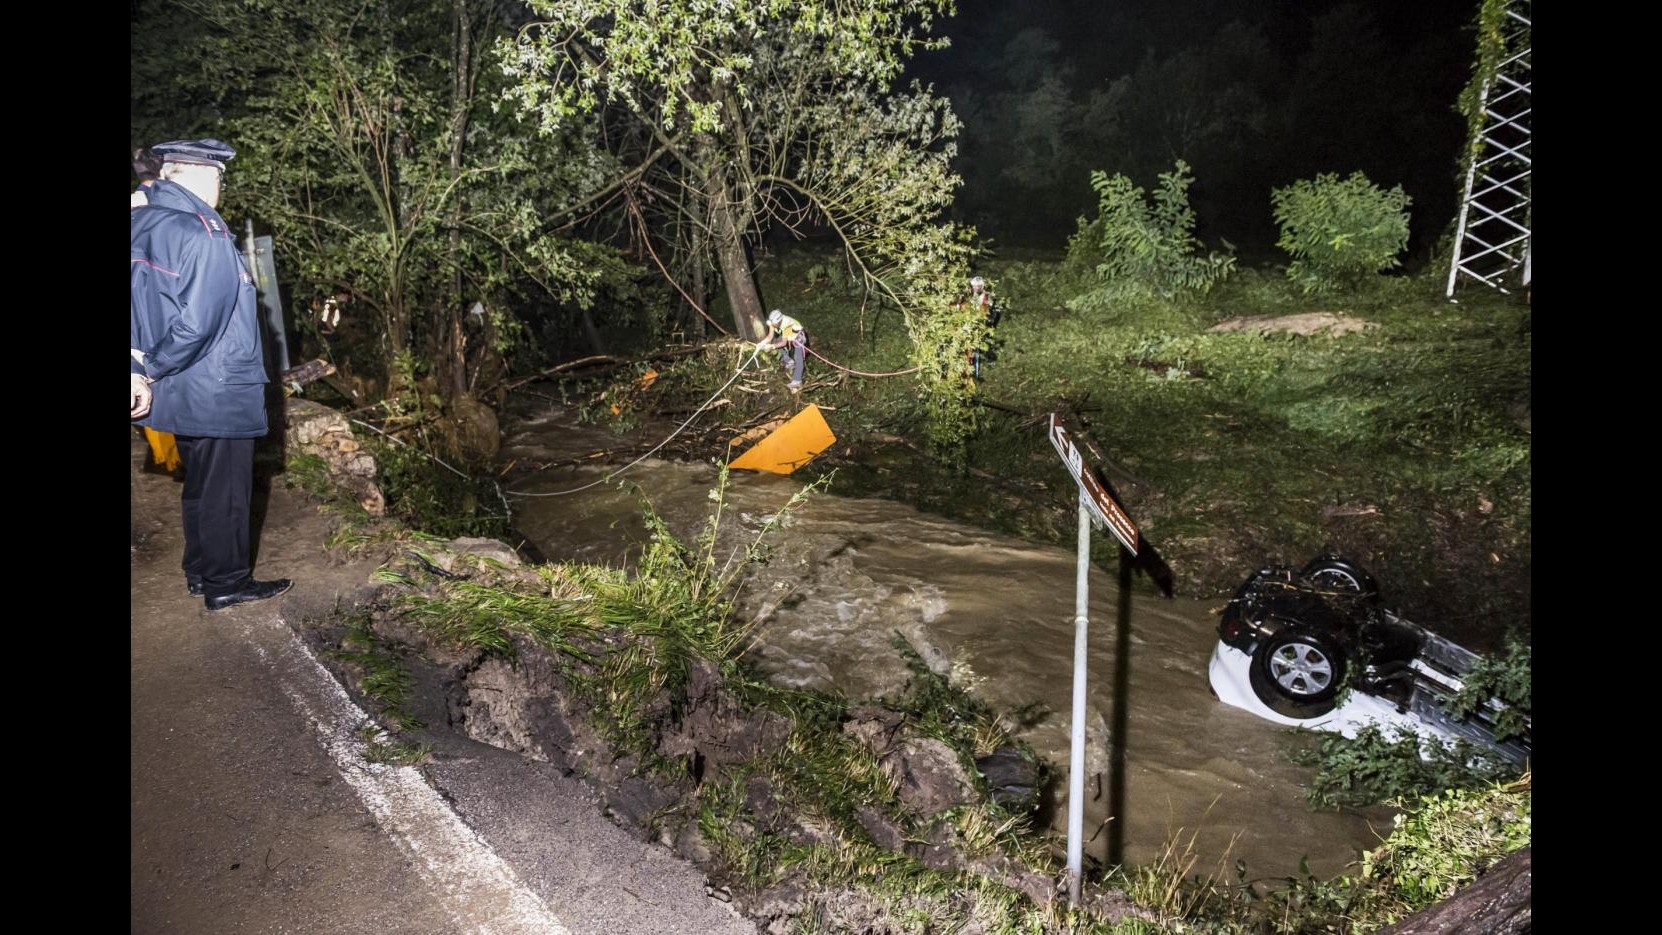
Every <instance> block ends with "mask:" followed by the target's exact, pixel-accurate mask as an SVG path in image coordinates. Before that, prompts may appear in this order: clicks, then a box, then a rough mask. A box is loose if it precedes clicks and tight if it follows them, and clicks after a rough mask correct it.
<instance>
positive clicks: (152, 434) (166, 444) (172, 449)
mask: <svg viewBox="0 0 1662 935" xmlns="http://www.w3.org/2000/svg"><path fill="white" fill-rule="evenodd" d="M144 438H145V440H146V441H148V442H149V443H150V457H151V458H153V459H154V460H155V462H156V463H157V464H158V465H160V466H161V467H162V469H163V470H167V471H177V470H178V469H179V463H180V458H179V445H178V443H177V442H175V441H174V440H173V433H172V432H158V431H156V430H155V429H153V428H150V427H148V426H146V427H145V429H144Z"/></svg>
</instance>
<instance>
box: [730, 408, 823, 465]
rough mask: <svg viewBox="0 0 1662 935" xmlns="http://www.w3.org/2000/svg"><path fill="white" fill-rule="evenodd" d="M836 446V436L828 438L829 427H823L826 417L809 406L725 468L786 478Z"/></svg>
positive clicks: (817, 409)
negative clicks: (766, 473) (764, 472)
mask: <svg viewBox="0 0 1662 935" xmlns="http://www.w3.org/2000/svg"><path fill="white" fill-rule="evenodd" d="M836 442H837V436H835V435H833V434H831V426H829V425H826V424H825V416H823V415H821V414H820V411H819V407H818V406H812V405H810V406H809V407H808V408H806V409H804V410H802V411H801V412H799V413H797V414H796V415H795V416H794V417H792V419H791V421H789V422H786V423H785V424H784V425H781V426H779V427H778V428H777V429H774V430H773V433H772V434H770V435H769V436H768V437H766V438H764V439H762V440H761V441H759V442H757V443H756V444H754V445H752V446H751V447H750V450H749V451H746V452H745V453H744V454H742V455H739V457H738V458H737V459H736V460H734V461H730V462H728V464H727V466H728V467H729V468H739V469H741V470H747V471H768V472H771V473H774V474H789V473H790V472H792V471H794V470H796V469H797V468H799V467H801V466H803V465H804V464H807V463H808V462H809V461H812V460H813V459H814V456H815V455H817V454H819V453H820V452H822V451H824V450H825V449H827V448H830V447H831V446H832V445H834V444H836Z"/></svg>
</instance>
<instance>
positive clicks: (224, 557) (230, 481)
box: [130, 139, 292, 610]
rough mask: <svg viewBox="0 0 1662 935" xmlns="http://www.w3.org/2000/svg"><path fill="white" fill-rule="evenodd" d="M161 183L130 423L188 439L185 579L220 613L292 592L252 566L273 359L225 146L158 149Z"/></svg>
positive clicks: (135, 264)
mask: <svg viewBox="0 0 1662 935" xmlns="http://www.w3.org/2000/svg"><path fill="white" fill-rule="evenodd" d="M150 150H151V152H153V153H155V154H156V155H158V156H160V157H161V160H162V166H161V177H160V178H158V179H157V180H156V181H155V182H153V183H151V185H150V187H149V191H148V204H146V205H145V206H144V207H139V208H135V209H133V211H132V279H131V285H132V320H131V342H130V343H131V348H130V350H131V358H132V360H131V367H130V369H131V374H132V376H131V381H132V409H131V415H132V417H133V418H135V419H138V420H139V422H140V424H141V425H145V426H147V427H149V428H153V429H156V430H158V431H163V432H172V433H173V434H174V435H175V436H177V438H178V445H179V452H180V454H181V456H182V457H183V459H184V464H185V483H184V492H183V495H182V496H181V501H180V505H181V513H182V514H183V518H184V529H185V556H184V562H183V566H184V571H185V582H186V586H187V587H188V588H189V590H190V593H191V594H200V595H202V598H203V603H204V605H205V606H206V607H207V608H208V609H209V610H222V609H224V608H226V607H231V606H234V605H236V604H242V603H247V602H249V601H259V600H265V599H266V598H269V597H275V596H277V595H278V594H281V593H283V592H284V591H287V590H288V589H289V587H290V585H291V584H292V582H291V581H289V580H288V579H287V578H279V579H276V580H274V581H256V580H254V577H253V575H252V574H251V573H250V572H251V570H252V569H251V568H250V564H249V546H248V542H249V529H248V524H249V504H250V500H251V498H252V494H253V487H254V442H255V440H256V439H258V438H261V437H263V436H264V435H265V434H266V431H267V425H266V413H265V383H266V372H265V354H264V351H263V346H262V340H261V336H260V320H259V314H258V309H257V305H256V295H255V290H254V280H253V277H252V276H250V275H249V272H248V268H247V267H246V266H245V265H244V264H243V260H242V255H241V254H240V253H238V252H237V248H236V239H235V238H234V237H233V236H232V235H231V231H230V229H229V228H228V227H227V226H226V224H225V220H224V218H221V217H220V216H219V212H218V211H216V210H215V208H217V207H218V205H219V195H220V187H221V184H222V182H223V178H224V174H225V163H226V162H227V161H229V160H230V159H231V157H233V156H235V155H236V152H235V150H233V149H231V147H229V146H226V145H225V144H224V143H221V142H220V141H218V140H214V139H205V140H174V141H172V142H168V143H158V144H157V145H155V146H152V147H150Z"/></svg>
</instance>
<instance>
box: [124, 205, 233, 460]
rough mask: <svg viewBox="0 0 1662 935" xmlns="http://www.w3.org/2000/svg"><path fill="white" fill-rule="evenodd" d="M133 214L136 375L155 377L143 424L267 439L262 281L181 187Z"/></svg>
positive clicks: (209, 211) (222, 228)
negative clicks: (257, 284) (256, 281)
mask: <svg viewBox="0 0 1662 935" xmlns="http://www.w3.org/2000/svg"><path fill="white" fill-rule="evenodd" d="M148 195H149V198H148V201H149V203H148V204H146V205H145V206H144V207H140V208H133V209H132V210H131V214H132V225H131V226H132V277H131V286H132V295H131V299H132V303H131V322H130V324H131V334H130V341H129V345H128V347H129V357H130V358H131V360H130V369H131V372H133V373H142V374H144V375H145V376H147V377H149V378H150V379H151V381H152V382H151V385H150V391H151V393H152V397H153V398H152V402H151V408H150V414H149V415H148V416H146V417H145V418H143V419H140V420H139V424H141V425H145V426H148V427H150V428H153V429H156V430H158V431H163V432H172V433H174V434H176V435H186V436H208V437H212V438H259V437H260V436H263V435H265V434H266V415H265V383H266V369H265V347H264V344H263V342H262V339H261V335H260V318H259V311H258V304H257V296H256V293H255V289H254V278H253V277H252V276H250V275H249V273H248V267H247V266H246V264H244V263H243V259H242V254H240V253H238V252H237V245H236V238H235V237H233V236H232V235H231V231H230V230H229V229H228V228H227V227H226V225H225V219H224V218H222V217H220V216H219V213H218V212H217V211H215V210H214V209H213V208H210V207H208V204H207V202H205V201H203V200H202V199H200V198H198V197H196V195H195V194H193V193H191V192H190V190H188V189H186V188H185V187H184V186H182V185H179V184H177V183H175V182H170V181H167V180H165V179H158V180H156V181H155V182H154V183H152V184H151V185H150V188H149V191H148Z"/></svg>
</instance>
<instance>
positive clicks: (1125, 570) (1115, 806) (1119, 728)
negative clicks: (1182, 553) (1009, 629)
mask: <svg viewBox="0 0 1662 935" xmlns="http://www.w3.org/2000/svg"><path fill="white" fill-rule="evenodd" d="M1050 443H1051V444H1052V445H1054V446H1055V447H1056V453H1057V454H1059V455H1061V456H1062V463H1063V464H1065V465H1067V468H1068V473H1069V474H1072V475H1073V480H1074V483H1076V484H1078V485H1079V578H1078V582H1077V584H1076V585H1075V588H1076V590H1075V603H1074V616H1073V724H1072V733H1073V749H1072V751H1070V753H1069V757H1068V899H1069V901H1070V903H1071V904H1072V905H1074V906H1078V905H1079V896H1080V889H1081V878H1080V876H1081V870H1082V866H1081V864H1082V857H1083V851H1084V847H1085V845H1084V837H1085V695H1086V691H1085V669H1086V665H1085V635H1086V631H1087V630H1088V629H1089V624H1090V617H1089V606H1090V601H1089V598H1090V592H1089V589H1088V586H1087V583H1088V575H1089V572H1090V568H1091V525H1092V524H1093V523H1100V524H1101V525H1102V528H1103V529H1106V530H1108V532H1109V533H1111V534H1112V535H1113V537H1114V538H1115V539H1118V540H1119V543H1120V545H1121V546H1123V547H1124V552H1123V553H1122V554H1121V561H1120V625H1119V630H1120V641H1119V648H1118V653H1117V655H1118V657H1119V665H1118V667H1117V671H1118V673H1119V675H1120V678H1118V679H1116V681H1115V698H1116V704H1117V708H1116V711H1115V718H1114V731H1113V734H1112V738H1113V741H1114V743H1115V745H1116V747H1115V752H1114V761H1113V763H1112V764H1111V766H1112V768H1113V770H1114V776H1113V779H1114V781H1115V783H1116V785H1115V787H1114V788H1115V791H1116V797H1115V798H1113V799H1111V800H1110V802H1109V806H1110V808H1111V809H1112V811H1111V812H1110V813H1109V817H1110V819H1115V818H1118V816H1119V810H1120V809H1121V808H1123V807H1124V805H1125V802H1124V798H1123V790H1124V781H1125V780H1124V777H1123V776H1122V775H1121V774H1122V773H1123V772H1124V769H1125V750H1124V736H1125V730H1124V728H1125V710H1124V709H1125V704H1126V702H1125V675H1126V673H1128V672H1129V668H1128V664H1127V661H1126V660H1127V657H1128V656H1129V650H1130V643H1129V635H1130V632H1131V629H1130V611H1131V597H1130V595H1131V586H1130V585H1131V580H1130V574H1131V564H1130V562H1129V560H1127V559H1126V556H1127V555H1129V556H1135V555H1136V554H1137V543H1138V541H1139V535H1138V532H1137V524H1136V523H1135V522H1133V521H1132V519H1131V517H1130V515H1129V514H1127V513H1126V512H1125V508H1124V507H1122V506H1120V505H1119V503H1118V502H1116V501H1115V500H1114V498H1113V497H1112V496H1110V495H1109V494H1108V491H1107V490H1106V489H1104V488H1103V485H1102V482H1100V481H1098V480H1097V478H1096V476H1095V475H1094V474H1093V473H1092V472H1091V471H1089V470H1087V469H1086V465H1085V459H1084V458H1083V457H1081V456H1080V454H1079V449H1078V448H1077V447H1075V446H1074V443H1073V439H1072V438H1071V437H1070V436H1069V434H1068V430H1067V428H1066V427H1065V426H1063V425H1062V421H1061V420H1060V419H1058V418H1057V417H1056V413H1054V412H1053V413H1051V414H1050ZM1119 827H1120V826H1119V825H1116V826H1115V831H1117V830H1118V828H1119ZM1110 839H1111V840H1113V838H1112V835H1111V836H1110ZM1110 854H1111V856H1112V857H1113V858H1114V859H1118V856H1119V855H1118V847H1117V843H1116V846H1115V847H1113V848H1111V849H1110Z"/></svg>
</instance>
